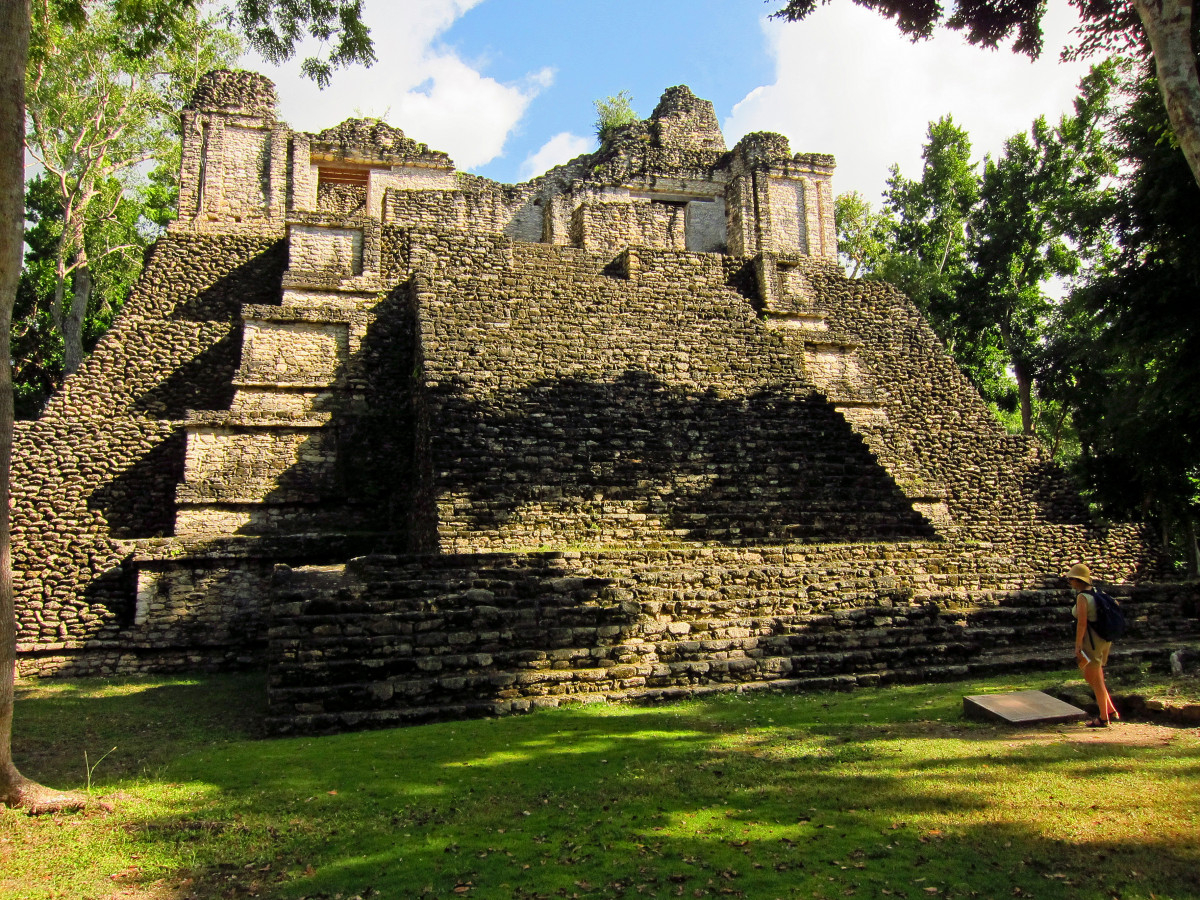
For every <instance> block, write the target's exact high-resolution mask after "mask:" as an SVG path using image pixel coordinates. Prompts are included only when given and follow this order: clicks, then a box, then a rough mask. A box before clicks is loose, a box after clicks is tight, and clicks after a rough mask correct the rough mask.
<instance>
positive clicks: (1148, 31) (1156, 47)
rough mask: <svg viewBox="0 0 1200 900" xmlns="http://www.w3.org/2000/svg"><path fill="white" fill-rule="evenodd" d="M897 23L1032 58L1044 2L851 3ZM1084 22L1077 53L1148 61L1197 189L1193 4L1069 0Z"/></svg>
mask: <svg viewBox="0 0 1200 900" xmlns="http://www.w3.org/2000/svg"><path fill="white" fill-rule="evenodd" d="M828 2H829V0H788V2H787V3H786V5H785V6H784V7H783V8H782V9H780V10H779V11H778V12H777V13H776V15H777V16H779V17H780V18H783V19H787V20H789V21H799V20H801V19H804V18H805V17H807V16H809V15H811V14H812V12H813V11H814V10H815V9H816V8H817V7H818V6H820V5H823V4H825V3H828ZM855 2H857V3H859V5H861V6H865V7H867V8H868V9H872V10H875V11H876V12H878V13H879V14H880V15H882V16H885V17H887V18H889V19H894V20H895V21H896V24H897V25H898V26H899V28H900V30H901V31H902V32H903V33H904V34H907V35H909V36H911V37H912V38H913V39H914V40H920V39H921V38H927V37H929V36H930V35H931V34H932V33H933V31H934V29H935V28H937V27H939V26H944V27H946V28H951V29H954V30H956V31H961V32H963V33H964V34H965V35H966V38H967V40H968V41H969V42H970V43H972V44H976V45H978V46H981V47H998V46H999V45H1000V44H1001V43H1003V42H1004V41H1007V40H1009V39H1010V38H1011V39H1012V42H1013V43H1012V49H1013V50H1014V51H1015V52H1017V53H1024V54H1026V55H1028V56H1033V57H1036V56H1038V55H1039V54H1041V52H1042V49H1043V45H1044V39H1043V35H1042V17H1043V16H1044V15H1045V13H1046V3H1045V0H957V2H955V3H954V5H953V7H952V9H951V11H950V12H947V10H946V7H944V6H943V5H942V4H941V3H940V2H938V0H855ZM1071 5H1072V6H1074V7H1075V9H1076V10H1078V12H1079V14H1080V17H1081V18H1082V20H1083V27H1082V31H1081V35H1080V42H1079V44H1078V45H1077V46H1076V47H1075V48H1073V51H1071V52H1074V53H1076V54H1084V53H1092V52H1095V51H1098V50H1105V51H1112V50H1117V49H1119V50H1125V51H1131V50H1132V51H1140V52H1141V53H1143V54H1145V55H1146V56H1149V57H1152V58H1153V60H1154V63H1155V68H1156V72H1157V79H1156V81H1157V86H1158V89H1159V92H1160V94H1161V96H1162V100H1163V103H1164V105H1165V107H1166V111H1167V116H1168V118H1169V120H1170V125H1171V129H1172V131H1173V134H1174V138H1175V141H1176V142H1177V145H1178V147H1179V149H1180V150H1181V151H1182V153H1183V156H1184V158H1185V159H1186V160H1187V164H1188V167H1189V169H1190V170H1191V173H1192V178H1193V179H1194V180H1195V181H1196V183H1197V184H1198V185H1200V74H1198V73H1197V67H1196V50H1195V46H1194V40H1195V28H1196V22H1194V21H1193V16H1192V11H1193V0H1071Z"/></svg>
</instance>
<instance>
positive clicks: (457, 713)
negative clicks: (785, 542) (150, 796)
mask: <svg viewBox="0 0 1200 900" xmlns="http://www.w3.org/2000/svg"><path fill="white" fill-rule="evenodd" d="M1010 566H1011V560H1006V559H1003V558H997V557H992V556H990V555H989V554H987V553H986V552H984V551H974V552H966V553H964V552H961V551H954V552H947V550H946V548H944V547H939V546H936V545H922V544H915V543H914V544H909V545H907V546H905V547H903V548H898V549H885V548H883V547H880V546H878V545H843V546H841V547H839V548H836V549H835V550H834V549H830V548H813V549H806V548H802V547H775V548H769V549H756V550H738V549H725V550H719V549H703V550H697V549H690V550H684V549H681V550H644V551H634V552H610V553H604V552H573V551H567V552H559V553H534V554H458V555H441V556H437V557H425V558H408V559H403V558H400V559H397V558H392V559H387V558H363V559H360V560H356V561H355V562H353V563H351V564H348V565H346V566H339V567H328V568H323V569H305V570H294V571H293V570H290V569H288V568H287V567H281V568H280V569H279V570H278V571H277V573H276V584H275V591H276V593H275V600H274V603H273V606H272V620H271V625H270V637H269V640H270V651H269V652H270V656H271V659H272V661H273V662H272V667H271V672H270V679H269V686H268V696H269V701H270V720H269V724H270V727H272V728H273V729H274V730H275V731H278V732H281V733H293V732H302V733H303V732H322V731H340V730H344V729H346V728H362V727H386V726H391V725H396V724H407V723H412V722H420V721H425V720H428V719H437V718H455V717H463V716H471V715H497V714H504V713H511V712H520V711H524V710H528V709H532V708H536V707H541V706H558V705H560V704H562V703H579V702H596V701H602V700H614V699H619V700H627V699H641V700H654V699H672V698H682V697H686V696H690V695H694V694H696V693H702V692H705V691H713V690H746V689H753V688H764V687H772V686H773V687H789V688H795V687H808V688H817V687H851V686H854V685H869V684H887V683H892V682H897V681H928V680H934V679H938V678H954V677H958V678H961V677H966V676H969V675H975V676H978V675H983V674H993V673H996V672H1002V671H1008V670H1010V669H1011V668H1013V667H1018V668H1024V669H1028V668H1030V667H1037V666H1042V667H1046V668H1056V667H1059V666H1062V665H1063V664H1064V661H1065V660H1066V659H1068V656H1069V647H1070V641H1071V639H1072V636H1073V633H1074V620H1073V619H1072V618H1071V614H1070V610H1069V605H1068V603H1067V597H1066V596H1065V595H1064V592H1063V591H1062V590H1061V589H1058V588H1054V589H1050V590H1046V589H1043V588H1041V587H1034V586H1029V585H1026V584H1023V583H1022V580H1021V579H1020V577H1015V576H1014V574H1013V573H1012V572H1011V571H1010V568H1009V567H1010ZM983 584H1001V585H1003V589H1002V590H995V589H986V588H983V587H981V585H983ZM1118 594H1119V596H1120V598H1121V600H1122V602H1123V606H1124V608H1125V610H1126V613H1127V616H1128V618H1129V623H1130V628H1129V634H1128V636H1127V638H1126V639H1125V640H1123V641H1122V643H1121V646H1120V648H1119V654H1120V655H1121V656H1122V657H1123V658H1125V659H1127V660H1129V659H1138V658H1139V657H1141V656H1143V655H1144V654H1147V653H1149V654H1153V653H1158V654H1159V655H1160V656H1161V657H1162V659H1161V660H1160V662H1165V659H1166V656H1165V653H1163V652H1162V650H1161V649H1160V648H1161V646H1162V642H1163V641H1164V640H1171V639H1172V638H1175V639H1188V638H1191V639H1195V636H1196V633H1197V629H1196V625H1197V619H1196V617H1197V615H1198V613H1197V604H1198V601H1200V588H1198V587H1197V585H1195V584H1190V585H1155V586H1145V587H1140V588H1135V589H1133V590H1131V591H1125V592H1122V591H1118Z"/></svg>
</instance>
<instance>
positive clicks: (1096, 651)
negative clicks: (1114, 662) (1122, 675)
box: [1083, 628, 1112, 666]
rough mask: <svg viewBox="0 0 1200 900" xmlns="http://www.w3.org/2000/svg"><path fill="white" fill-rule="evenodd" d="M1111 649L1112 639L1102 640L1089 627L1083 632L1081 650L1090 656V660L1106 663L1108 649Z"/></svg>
mask: <svg viewBox="0 0 1200 900" xmlns="http://www.w3.org/2000/svg"><path fill="white" fill-rule="evenodd" d="M1111 649H1112V641H1105V640H1102V639H1101V638H1100V637H1098V636H1097V635H1096V632H1094V631H1092V629H1090V628H1089V629H1088V630H1087V631H1086V632H1085V633H1084V635H1083V652H1084V653H1086V654H1087V655H1088V656H1089V657H1090V658H1091V661H1092V662H1094V663H1099V664H1100V665H1102V666H1106V665H1108V651H1109V650H1111Z"/></svg>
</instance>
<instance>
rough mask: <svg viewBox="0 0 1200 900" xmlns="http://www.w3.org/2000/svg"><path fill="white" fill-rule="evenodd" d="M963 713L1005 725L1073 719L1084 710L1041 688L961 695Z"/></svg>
mask: <svg viewBox="0 0 1200 900" xmlns="http://www.w3.org/2000/svg"><path fill="white" fill-rule="evenodd" d="M963 715H964V716H965V717H967V718H968V719H997V720H999V721H1001V722H1007V723H1008V724H1009V725H1039V724H1042V723H1048V722H1074V721H1076V720H1078V719H1082V718H1084V717H1085V716H1086V715H1087V713H1085V712H1084V711H1083V710H1082V709H1080V708H1079V707H1078V706H1072V705H1071V704H1070V703H1064V702H1063V701H1062V700H1058V699H1056V698H1054V697H1051V696H1050V695H1049V694H1044V693H1042V692H1041V691H1012V692H1011V693H1008V694H976V695H975V696H973V697H963Z"/></svg>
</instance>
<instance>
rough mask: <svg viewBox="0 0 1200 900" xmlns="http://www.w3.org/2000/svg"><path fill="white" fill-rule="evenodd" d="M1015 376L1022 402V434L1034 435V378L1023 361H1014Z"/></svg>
mask: <svg viewBox="0 0 1200 900" xmlns="http://www.w3.org/2000/svg"><path fill="white" fill-rule="evenodd" d="M1013 375H1014V376H1015V377H1016V379H1017V396H1018V397H1019V398H1020V401H1021V433H1022V434H1033V376H1032V375H1031V374H1030V373H1029V366H1028V365H1027V364H1026V363H1025V361H1024V360H1022V359H1014V360H1013Z"/></svg>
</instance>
